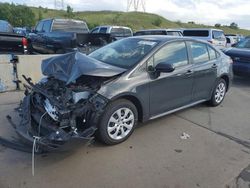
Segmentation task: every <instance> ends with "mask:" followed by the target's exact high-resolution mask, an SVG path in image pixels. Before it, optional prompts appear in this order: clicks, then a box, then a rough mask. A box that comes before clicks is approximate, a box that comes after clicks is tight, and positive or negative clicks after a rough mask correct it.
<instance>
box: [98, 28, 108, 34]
mask: <svg viewBox="0 0 250 188" xmlns="http://www.w3.org/2000/svg"><path fill="white" fill-rule="evenodd" d="M106 32H107V27H101V29H100V31H99V33H106Z"/></svg>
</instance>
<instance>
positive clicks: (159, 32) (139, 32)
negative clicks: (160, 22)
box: [135, 30, 167, 36]
mask: <svg viewBox="0 0 250 188" xmlns="http://www.w3.org/2000/svg"><path fill="white" fill-rule="evenodd" d="M166 34H167V33H166V31H158V30H156V31H138V32H136V33H135V35H136V36H137V35H166Z"/></svg>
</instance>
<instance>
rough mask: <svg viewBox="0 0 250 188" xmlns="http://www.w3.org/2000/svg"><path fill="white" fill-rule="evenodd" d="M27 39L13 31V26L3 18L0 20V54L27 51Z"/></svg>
mask: <svg viewBox="0 0 250 188" xmlns="http://www.w3.org/2000/svg"><path fill="white" fill-rule="evenodd" d="M27 52H28V51H27V39H26V38H25V36H24V35H20V34H16V33H14V32H13V27H12V26H11V25H10V24H9V23H8V22H7V21H5V20H0V54H7V53H9V54H24V53H27Z"/></svg>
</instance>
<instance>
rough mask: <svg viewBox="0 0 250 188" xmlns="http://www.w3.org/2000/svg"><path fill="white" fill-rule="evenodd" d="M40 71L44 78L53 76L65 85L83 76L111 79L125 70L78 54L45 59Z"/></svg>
mask: <svg viewBox="0 0 250 188" xmlns="http://www.w3.org/2000/svg"><path fill="white" fill-rule="evenodd" d="M41 69H42V73H43V74H44V75H45V76H53V77H54V78H56V79H58V80H61V81H65V82H66V83H67V84H69V83H71V82H74V81H75V80H76V79H77V78H79V77H81V76H83V75H86V76H97V77H112V76H116V75H118V74H121V73H123V72H125V71H126V69H123V68H119V67H116V66H112V65H109V64H106V63H103V62H101V61H98V60H96V59H93V58H91V57H88V56H86V55H84V54H82V53H80V52H72V53H68V54H64V55H60V56H56V57H52V58H49V59H45V60H43V61H42V67H41Z"/></svg>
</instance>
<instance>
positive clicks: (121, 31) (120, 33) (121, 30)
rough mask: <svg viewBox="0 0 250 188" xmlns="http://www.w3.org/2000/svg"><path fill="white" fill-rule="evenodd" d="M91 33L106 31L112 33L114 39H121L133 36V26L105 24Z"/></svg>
mask: <svg viewBox="0 0 250 188" xmlns="http://www.w3.org/2000/svg"><path fill="white" fill-rule="evenodd" d="M91 33H105V34H110V35H111V37H112V38H113V39H114V40H119V39H122V38H126V37H131V36H133V32H132V30H131V28H129V27H124V26H111V25H104V26H98V27H95V28H94V29H92V30H91Z"/></svg>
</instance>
